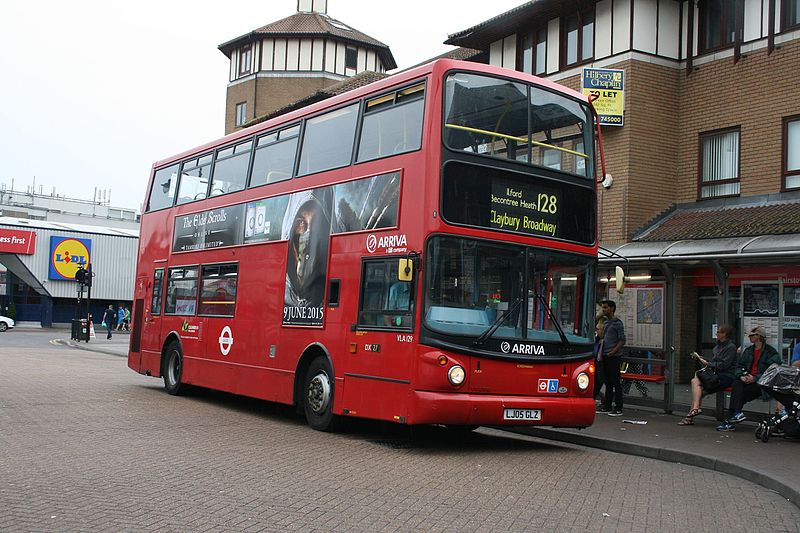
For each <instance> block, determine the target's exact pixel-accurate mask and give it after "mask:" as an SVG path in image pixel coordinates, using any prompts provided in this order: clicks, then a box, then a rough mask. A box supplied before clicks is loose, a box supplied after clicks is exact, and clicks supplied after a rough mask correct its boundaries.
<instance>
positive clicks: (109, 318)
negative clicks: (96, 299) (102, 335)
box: [103, 304, 117, 339]
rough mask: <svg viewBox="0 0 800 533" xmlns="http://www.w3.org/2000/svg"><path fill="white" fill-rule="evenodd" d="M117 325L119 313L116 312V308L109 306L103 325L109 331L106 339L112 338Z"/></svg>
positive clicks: (104, 314)
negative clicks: (112, 332)
mask: <svg viewBox="0 0 800 533" xmlns="http://www.w3.org/2000/svg"><path fill="white" fill-rule="evenodd" d="M116 323H117V312H116V311H114V306H113V305H111V304H109V305H108V309H106V312H105V313H103V325H104V326H105V327H106V330H107V331H108V337H106V339H110V338H111V331H112V330H113V329H114V324H116Z"/></svg>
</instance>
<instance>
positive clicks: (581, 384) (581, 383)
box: [576, 372, 589, 390]
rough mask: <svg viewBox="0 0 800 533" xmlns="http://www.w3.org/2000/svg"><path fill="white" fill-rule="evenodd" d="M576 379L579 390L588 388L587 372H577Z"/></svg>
mask: <svg viewBox="0 0 800 533" xmlns="http://www.w3.org/2000/svg"><path fill="white" fill-rule="evenodd" d="M576 381H577V382H578V388H579V389H580V390H586V389H588V388H589V374H587V373H586V372H581V373H580V374H578V379H577V380H576Z"/></svg>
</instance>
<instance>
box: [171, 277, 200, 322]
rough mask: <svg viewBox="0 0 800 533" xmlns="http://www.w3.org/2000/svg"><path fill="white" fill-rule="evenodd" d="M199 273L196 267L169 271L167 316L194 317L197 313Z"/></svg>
mask: <svg viewBox="0 0 800 533" xmlns="http://www.w3.org/2000/svg"><path fill="white" fill-rule="evenodd" d="M197 271H198V267H196V266H193V267H178V268H170V269H169V277H168V279H167V302H166V304H165V305H164V314H165V315H184V316H194V314H195V311H197Z"/></svg>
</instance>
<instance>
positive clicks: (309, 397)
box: [303, 356, 335, 431]
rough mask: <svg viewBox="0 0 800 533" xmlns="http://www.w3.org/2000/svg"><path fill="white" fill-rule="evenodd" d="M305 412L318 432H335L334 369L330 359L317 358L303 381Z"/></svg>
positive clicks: (309, 422) (312, 362)
mask: <svg viewBox="0 0 800 533" xmlns="http://www.w3.org/2000/svg"><path fill="white" fill-rule="evenodd" d="M303 412H304V413H305V415H306V420H307V421H308V425H309V426H311V427H312V428H313V429H316V430H317V431H333V430H334V422H335V419H334V416H333V369H332V368H331V365H330V363H329V362H328V359H327V358H325V357H321V356H320V357H317V358H316V359H314V360H313V361H311V364H310V365H309V367H308V371H306V376H305V379H304V380H303Z"/></svg>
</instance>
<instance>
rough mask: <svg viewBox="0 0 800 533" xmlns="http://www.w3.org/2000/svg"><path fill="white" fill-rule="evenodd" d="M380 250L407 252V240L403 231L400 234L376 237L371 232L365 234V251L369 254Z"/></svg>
mask: <svg viewBox="0 0 800 533" xmlns="http://www.w3.org/2000/svg"><path fill="white" fill-rule="evenodd" d="M378 250H380V251H381V252H383V253H387V254H390V253H392V252H407V251H408V241H407V239H406V235H405V233H401V234H400V235H383V236H381V237H376V236H375V235H373V234H372V233H370V234H369V235H367V251H368V252H369V253H371V254H373V253H375V252H376V251H378Z"/></svg>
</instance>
